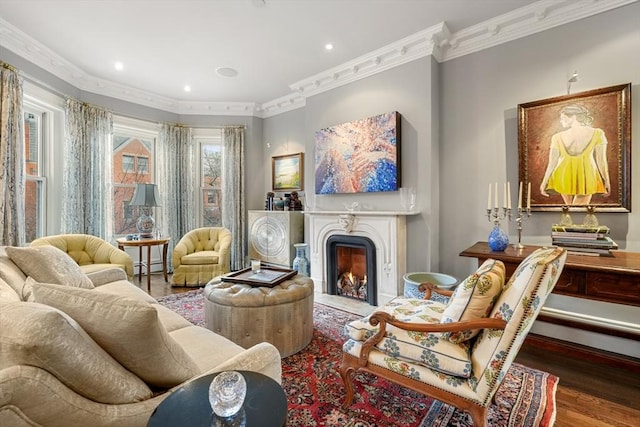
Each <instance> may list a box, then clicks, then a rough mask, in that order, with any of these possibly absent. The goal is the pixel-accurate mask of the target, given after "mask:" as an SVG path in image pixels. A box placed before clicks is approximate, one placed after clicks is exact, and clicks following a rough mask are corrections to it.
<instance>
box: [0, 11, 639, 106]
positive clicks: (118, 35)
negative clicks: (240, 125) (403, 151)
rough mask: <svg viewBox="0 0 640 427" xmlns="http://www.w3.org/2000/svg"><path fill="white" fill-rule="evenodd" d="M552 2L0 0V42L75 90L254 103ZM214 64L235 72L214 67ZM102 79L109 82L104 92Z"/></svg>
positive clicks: (188, 100)
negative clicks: (398, 48) (427, 33)
mask: <svg viewBox="0 0 640 427" xmlns="http://www.w3.org/2000/svg"><path fill="white" fill-rule="evenodd" d="M607 1H610V2H614V3H620V2H622V3H625V2H628V0H607ZM553 2H555V3H557V4H560V3H571V2H572V1H571V0H570V1H566V0H564V1H560V0H542V1H538V2H534V1H533V0H264V2H262V1H261V0H128V1H126V0H0V47H2V48H9V49H11V50H13V51H14V53H18V54H21V55H22V56H24V57H26V59H29V60H32V61H33V62H35V63H36V64H37V65H40V66H42V67H43V68H45V69H47V71H50V72H53V73H54V74H55V75H57V76H58V77H61V78H63V79H64V80H66V81H68V82H71V83H72V84H74V85H75V86H76V87H79V88H81V89H83V90H88V91H92V92H96V93H103V94H108V95H109V96H114V97H120V98H122V99H127V96H126V95H127V94H132V93H135V94H136V95H137V97H138V98H140V97H143V98H145V99H147V100H149V101H150V102H151V101H152V100H153V101H154V102H156V101H157V100H158V99H160V100H161V101H162V102H164V103H165V104H167V106H169V105H170V104H174V103H175V104H182V105H184V103H199V102H214V103H215V102H218V103H231V104H232V103H250V104H255V105H263V104H268V103H269V102H272V101H273V100H276V99H280V98H282V97H286V96H288V95H289V94H290V93H292V92H295V90H294V89H293V85H294V84H296V83H297V82H300V81H303V80H304V79H308V78H310V77H312V76H314V75H317V74H318V73H322V72H326V71H327V70H331V69H335V67H339V66H340V65H341V64H345V63H348V62H349V61H352V60H353V59H354V58H357V57H361V56H363V55H367V54H370V53H371V52H373V51H376V50H377V49H380V48H382V47H383V46H388V45H389V44H392V43H394V42H397V41H398V40H401V39H403V38H406V37H409V36H412V35H414V34H416V33H419V32H421V31H423V30H426V29H430V28H432V27H434V26H437V25H438V24H440V23H443V22H444V23H445V26H446V28H445V30H447V32H450V33H462V32H464V30H465V29H467V28H470V27H473V26H474V25H477V24H479V23H481V22H485V21H488V20H490V19H491V18H493V17H496V16H499V15H503V14H505V13H509V12H512V11H514V10H516V9H521V8H525V7H528V6H531V5H533V4H535V5H540V8H539V10H540V11H541V12H540V14H541V16H544V14H545V13H546V12H545V10H546V9H545V8H548V7H549V4H551V5H553V4H554V3H553ZM573 3H575V2H573ZM597 3H605V2H604V1H603V2H597ZM543 6H544V8H543ZM551 7H553V6H551ZM536 13H537V12H536ZM445 35H446V34H445ZM440 37H442V34H441V33H440ZM326 43H332V44H333V45H334V49H333V50H332V51H326V50H325V49H324V45H325V44H326ZM16 50H21V52H15V51H16ZM1 57H2V55H0V58H1ZM43 58H47V59H46V60H44V59H43ZM115 61H122V62H123V63H124V69H123V70H122V71H120V72H118V71H116V70H115V68H114V62H115ZM379 61H380V60H379V59H378V61H377V62H379ZM43 64H44V65H43ZM219 67H231V68H234V69H236V70H237V71H238V76H237V77H233V78H229V77H222V76H220V75H218V74H217V73H216V69H217V68H219ZM334 75H335V74H334ZM185 85H190V86H191V88H192V91H191V92H189V93H187V92H185V91H184V90H183V88H184V86H185ZM110 86H114V87H117V88H118V89H117V90H115V89H114V90H112V91H111V93H107V91H106V89H105V88H108V87H110ZM114 91H115V92H117V91H120V92H121V93H122V95H123V96H118V95H117V93H115V92H114ZM114 93H115V94H114ZM142 103H143V104H144V103H145V102H142ZM167 109H168V110H171V109H172V108H167Z"/></svg>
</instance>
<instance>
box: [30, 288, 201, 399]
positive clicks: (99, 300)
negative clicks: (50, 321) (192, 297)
mask: <svg viewBox="0 0 640 427" xmlns="http://www.w3.org/2000/svg"><path fill="white" fill-rule="evenodd" d="M33 294H34V296H35V299H36V302H40V303H43V304H47V305H50V306H53V307H55V308H58V309H60V310H62V311H64V312H65V313H67V314H68V315H69V316H71V317H72V318H73V319H75V320H76V321H77V322H78V323H79V324H80V326H82V328H83V329H84V330H85V331H86V332H87V333H88V334H89V335H90V336H91V337H92V338H93V339H94V340H95V341H96V342H97V343H98V344H99V345H100V346H101V347H102V348H103V349H105V350H106V351H107V353H109V354H110V355H111V356H113V358H114V359H116V360H117V361H118V362H120V363H121V364H122V366H124V367H125V368H127V369H129V370H130V371H131V372H133V373H134V374H136V375H138V376H139V377H140V378H142V379H143V380H144V381H145V382H146V383H147V384H151V385H154V386H157V387H164V388H169V387H173V386H175V385H178V384H181V383H183V382H185V381H186V380H188V379H190V378H192V377H194V376H196V375H198V374H200V371H199V369H198V366H197V365H196V363H195V362H194V361H193V359H191V357H189V355H188V354H187V353H186V352H185V351H184V349H183V348H182V347H181V346H180V345H179V344H178V343H177V342H176V341H175V340H174V339H173V338H171V336H170V335H169V334H168V333H167V331H166V330H165V328H164V326H162V324H161V323H160V321H159V320H158V312H157V311H156V309H155V308H154V307H153V305H152V304H149V303H148V302H146V301H140V300H137V299H134V298H129V297H124V296H120V295H116V294H108V293H102V292H96V291H95V290H87V289H78V288H71V287H68V286H59V285H52V284H45V283H37V284H36V285H34V287H33Z"/></svg>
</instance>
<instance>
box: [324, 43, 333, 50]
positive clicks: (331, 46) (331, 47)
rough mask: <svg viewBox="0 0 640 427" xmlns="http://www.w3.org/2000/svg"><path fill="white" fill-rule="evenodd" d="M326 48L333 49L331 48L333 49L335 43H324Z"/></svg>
mask: <svg viewBox="0 0 640 427" xmlns="http://www.w3.org/2000/svg"><path fill="white" fill-rule="evenodd" d="M324 48H325V49H326V50H331V49H333V45H332V44H331V43H327V44H325V45H324Z"/></svg>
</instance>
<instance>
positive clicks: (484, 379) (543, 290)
mask: <svg viewBox="0 0 640 427" xmlns="http://www.w3.org/2000/svg"><path fill="white" fill-rule="evenodd" d="M565 259H566V251H565V250H564V249H562V248H556V247H551V248H541V249H538V250H536V251H535V252H533V253H532V254H531V255H529V256H528V257H527V258H526V259H524V260H523V261H522V263H520V265H519V266H518V268H517V269H516V271H515V272H514V273H513V275H512V276H511V278H510V279H509V282H508V283H506V285H505V283H504V280H505V267H504V264H503V263H502V262H501V261H496V260H493V259H488V260H486V261H485V262H484V263H483V264H482V265H481V266H480V267H479V268H478V270H477V271H476V272H475V273H474V274H472V275H471V276H469V277H468V278H467V279H466V280H465V281H464V282H463V283H461V284H460V285H459V286H458V287H457V288H456V290H455V291H441V290H439V289H438V288H437V287H435V286H433V285H431V286H429V285H428V284H423V285H424V286H422V287H423V288H424V289H426V291H427V292H426V295H425V299H417V298H404V297H398V298H395V299H394V300H392V301H390V302H389V303H388V304H386V305H385V306H383V307H380V308H379V309H378V310H377V311H375V312H374V313H373V314H371V315H370V316H368V317H366V318H364V319H362V320H356V321H353V322H351V323H349V324H348V325H346V326H345V332H346V333H347V334H348V337H349V339H348V340H347V341H346V342H345V344H344V346H343V351H344V354H343V358H342V365H341V366H340V375H341V377H342V380H343V382H344V384H345V389H346V398H345V401H344V404H343V407H345V408H346V407H348V406H349V405H350V404H351V402H352V401H353V397H354V388H353V384H352V382H351V381H352V380H351V376H352V374H353V373H355V372H356V371H359V370H362V371H367V372H370V373H373V374H375V375H378V376H380V377H383V378H386V379H387V380H390V381H393V382H395V383H398V384H401V385H404V386H406V387H408V388H411V389H413V390H415V391H418V392H420V393H423V394H426V395H429V396H431V397H433V398H434V399H437V400H440V401H442V402H446V403H448V404H451V405H454V406H456V407H458V408H459V409H461V410H464V411H467V412H469V414H470V415H471V418H472V419H473V423H474V425H475V426H486V425H487V409H488V407H489V404H490V403H491V400H492V398H493V396H494V394H495V392H496V390H497V389H498V386H499V385H500V383H501V381H502V379H503V378H504V376H505V374H506V373H507V370H508V369H509V367H510V366H511V363H512V362H513V360H514V359H515V357H516V355H517V353H518V351H519V349H520V346H521V345H522V343H523V341H524V339H525V337H526V336H527V334H528V332H529V330H530V329H531V326H532V325H533V322H534V320H535V318H536V317H537V316H538V313H539V312H540V309H541V308H542V306H543V304H544V302H545V300H546V298H547V296H548V295H549V293H551V291H552V290H553V287H554V286H555V284H556V282H557V280H558V277H559V276H560V274H561V272H562V269H563V267H564V262H565ZM431 291H436V292H438V293H441V294H445V295H448V296H450V299H449V302H448V303H447V304H443V303H440V302H437V301H433V300H429V299H428V298H430V296H431Z"/></svg>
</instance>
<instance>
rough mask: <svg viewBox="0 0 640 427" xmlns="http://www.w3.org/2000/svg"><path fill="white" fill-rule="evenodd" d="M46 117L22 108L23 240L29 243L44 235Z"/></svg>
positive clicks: (31, 109) (38, 112)
mask: <svg viewBox="0 0 640 427" xmlns="http://www.w3.org/2000/svg"><path fill="white" fill-rule="evenodd" d="M46 119H47V116H46V113H44V112H41V111H37V110H36V109H35V108H29V107H28V106H25V113H24V159H25V164H24V174H25V192H24V207H25V236H26V241H27V242H31V241H32V240H34V239H37V238H38V237H41V236H43V235H44V229H45V224H44V206H45V200H44V188H45V177H44V174H43V170H44V168H43V160H44V159H43V151H44V144H43V135H44V131H43V127H44V123H46Z"/></svg>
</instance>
